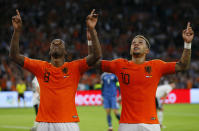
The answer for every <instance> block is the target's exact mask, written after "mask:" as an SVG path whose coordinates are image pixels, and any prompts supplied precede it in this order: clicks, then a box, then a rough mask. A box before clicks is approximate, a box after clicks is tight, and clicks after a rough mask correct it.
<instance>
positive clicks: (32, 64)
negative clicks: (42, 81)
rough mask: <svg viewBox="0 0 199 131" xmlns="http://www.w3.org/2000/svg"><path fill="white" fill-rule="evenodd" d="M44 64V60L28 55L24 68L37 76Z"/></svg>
mask: <svg viewBox="0 0 199 131" xmlns="http://www.w3.org/2000/svg"><path fill="white" fill-rule="evenodd" d="M43 65H44V61H41V60H34V59H30V58H28V57H25V59H24V66H23V68H24V69H26V70H28V71H30V72H31V73H33V74H34V75H35V76H38V74H40V73H41V72H42V67H43Z"/></svg>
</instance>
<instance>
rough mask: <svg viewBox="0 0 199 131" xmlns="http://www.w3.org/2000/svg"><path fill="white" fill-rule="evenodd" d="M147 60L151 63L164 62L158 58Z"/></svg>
mask: <svg viewBox="0 0 199 131" xmlns="http://www.w3.org/2000/svg"><path fill="white" fill-rule="evenodd" d="M147 62H148V63H151V64H162V63H164V61H163V60H160V59H153V60H149V61H147Z"/></svg>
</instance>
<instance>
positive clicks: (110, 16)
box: [0, 0, 199, 91]
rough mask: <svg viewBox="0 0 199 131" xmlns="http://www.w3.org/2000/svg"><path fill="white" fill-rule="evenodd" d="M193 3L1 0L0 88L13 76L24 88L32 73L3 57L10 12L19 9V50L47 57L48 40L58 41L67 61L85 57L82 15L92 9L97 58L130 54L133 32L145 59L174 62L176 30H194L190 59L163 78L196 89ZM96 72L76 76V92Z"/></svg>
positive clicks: (92, 81)
mask: <svg viewBox="0 0 199 131" xmlns="http://www.w3.org/2000/svg"><path fill="white" fill-rule="evenodd" d="M197 5H199V1H196V0H189V1H187V0H167V1H165V0H57V1H55V0H48V1H40V0H20V1H17V0H1V1H0V14H1V17H0V36H1V39H0V90H2V91H13V90H16V85H17V84H18V81H19V80H23V82H24V83H25V84H26V86H27V90H30V87H31V81H32V79H33V75H32V74H31V73H29V72H28V71H26V70H23V69H22V68H20V67H19V66H18V65H16V64H14V63H13V62H12V61H11V60H10V59H9V55H8V53H9V46H10V40H11V36H12V33H13V28H12V22H11V18H12V16H14V15H16V12H15V10H16V9H19V11H20V14H21V17H22V20H23V32H22V34H21V37H20V50H21V53H23V54H24V55H25V56H28V57H30V58H33V59H41V60H46V61H49V60H50V57H49V45H50V44H49V43H50V42H51V41H52V40H53V39H55V38H60V39H63V40H64V41H65V42H66V43H67V51H68V52H69V53H70V57H71V58H72V60H75V59H79V58H83V57H85V56H87V53H88V50H87V40H86V24H85V19H86V16H87V15H88V14H89V13H90V11H91V10H92V9H93V8H95V9H96V11H97V13H99V20H98V24H97V27H96V30H97V32H98V36H99V39H100V43H101V46H102V51H103V59H107V60H111V59H116V58H120V57H123V58H126V59H129V60H130V59H131V57H130V54H129V52H130V43H131V40H132V38H133V37H134V36H135V35H137V34H143V35H145V36H146V37H147V38H148V39H149V41H150V44H151V50H150V54H149V55H148V60H150V59H162V60H165V61H177V60H179V58H180V57H181V54H182V51H183V46H184V41H183V39H182V30H183V29H185V28H186V24H187V22H188V21H190V22H191V26H192V27H193V29H194V31H195V38H194V40H193V44H192V60H191V66H190V69H189V70H188V71H187V72H183V73H177V74H176V75H170V76H167V77H164V78H163V79H162V81H161V82H160V83H161V84H162V83H165V82H167V81H169V80H171V79H172V80H175V82H176V84H177V88H182V89H185V88H199V59H198V58H199V34H198V31H199V15H198V14H199V8H198V7H197ZM99 83H100V74H98V73H97V71H96V70H95V69H92V70H89V71H88V72H87V73H85V74H84V75H83V77H82V79H81V80H80V83H79V90H90V89H98V88H100V86H99Z"/></svg>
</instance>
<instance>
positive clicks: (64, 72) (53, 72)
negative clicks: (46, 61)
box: [40, 66, 76, 84]
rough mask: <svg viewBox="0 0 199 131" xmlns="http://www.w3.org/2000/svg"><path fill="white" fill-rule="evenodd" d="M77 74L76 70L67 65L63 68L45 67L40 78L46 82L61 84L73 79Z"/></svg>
mask: <svg viewBox="0 0 199 131" xmlns="http://www.w3.org/2000/svg"><path fill="white" fill-rule="evenodd" d="M75 74H76V73H74V70H72V69H71V68H70V67H67V66H65V67H62V68H51V67H46V68H44V69H43V72H42V77H41V78H40V79H41V80H42V82H43V83H46V84H47V83H49V84H56V83H59V84H60V83H65V82H68V81H71V80H73V78H74V75H75Z"/></svg>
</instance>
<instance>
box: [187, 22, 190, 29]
mask: <svg viewBox="0 0 199 131" xmlns="http://www.w3.org/2000/svg"><path fill="white" fill-rule="evenodd" d="M189 28H190V22H188V23H187V31H188V29H189Z"/></svg>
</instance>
